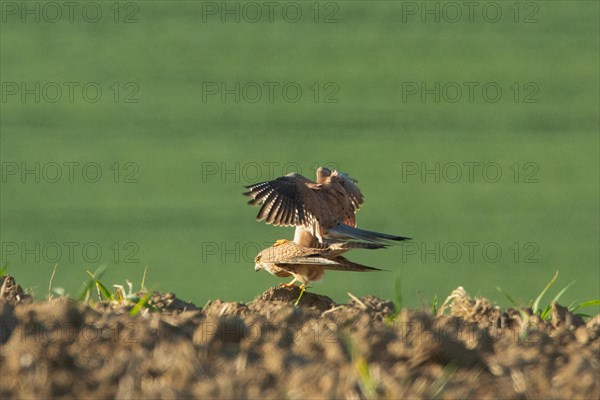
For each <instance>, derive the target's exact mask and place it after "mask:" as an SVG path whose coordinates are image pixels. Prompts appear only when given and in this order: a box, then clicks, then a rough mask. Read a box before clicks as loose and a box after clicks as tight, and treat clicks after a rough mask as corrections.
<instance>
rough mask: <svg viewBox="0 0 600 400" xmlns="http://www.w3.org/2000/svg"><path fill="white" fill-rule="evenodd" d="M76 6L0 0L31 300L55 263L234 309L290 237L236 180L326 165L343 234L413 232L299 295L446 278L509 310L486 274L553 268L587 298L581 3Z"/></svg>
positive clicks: (592, 159)
mask: <svg viewBox="0 0 600 400" xmlns="http://www.w3.org/2000/svg"><path fill="white" fill-rule="evenodd" d="M24 4H26V5H27V6H29V7H31V9H33V10H34V11H33V15H29V14H26V13H25V14H23V12H24V11H23V7H25V6H24ZM35 4H38V5H37V6H36V5H35ZM57 4H62V3H57ZM77 4H78V6H77V8H75V9H74V13H73V18H72V22H71V21H69V18H70V17H69V15H68V12H67V9H65V8H63V10H62V13H63V14H62V16H61V18H60V19H57V14H56V10H54V9H52V7H53V6H49V7H47V6H46V3H45V2H16V3H15V2H6V1H2V26H1V32H0V33H1V64H0V67H1V70H0V74H1V81H2V103H1V119H0V120H1V127H0V128H1V150H0V155H1V158H2V182H1V184H2V191H1V236H2V237H1V241H2V260H3V262H5V263H6V262H7V263H8V264H9V271H10V272H11V273H12V274H13V275H14V276H15V277H16V278H17V281H18V282H19V283H20V284H21V285H22V286H24V287H27V288H30V289H31V290H32V291H33V292H34V293H36V294H37V295H38V296H39V297H43V296H45V295H47V291H48V289H47V287H48V282H49V280H50V276H51V274H52V269H53V267H54V265H55V264H58V268H57V273H56V276H55V278H54V282H53V285H54V286H56V287H64V288H65V289H66V290H67V291H68V292H70V293H76V292H77V290H78V288H79V286H80V284H81V282H82V281H84V280H85V279H86V277H87V274H86V272H85V271H86V270H94V269H96V268H97V267H98V266H100V265H102V264H107V265H108V266H109V269H108V272H107V273H106V275H105V278H104V279H103V280H104V281H105V282H106V283H110V284H113V283H117V284H124V283H125V279H129V280H131V281H133V283H134V286H135V287H138V285H139V283H140V281H141V278H142V275H143V271H144V268H145V267H146V266H147V267H148V276H147V278H146V285H147V286H149V287H153V288H156V289H158V290H161V291H173V292H175V293H176V294H177V295H178V296H179V297H181V298H184V299H188V300H191V301H193V302H195V303H197V304H199V305H203V304H204V302H206V301H207V300H208V299H215V298H221V299H224V300H230V301H233V300H235V301H248V300H251V299H252V298H253V297H255V296H257V295H259V294H260V293H261V292H262V291H263V290H265V289H266V288H268V287H269V286H272V285H275V284H277V283H279V282H283V280H281V279H278V278H276V277H273V276H271V275H269V274H267V273H265V272H262V273H255V272H254V268H253V267H254V265H253V262H252V259H253V257H254V255H255V254H256V253H257V252H258V250H259V249H260V248H262V247H266V246H267V245H268V244H269V243H272V242H273V241H275V240H276V239H279V238H291V237H292V235H293V231H292V230H291V229H289V228H288V229H286V228H273V227H271V226H267V225H265V224H264V223H256V222H255V220H254V217H255V215H256V212H257V211H258V210H257V209H255V208H251V207H248V206H246V204H245V203H246V200H247V199H246V198H244V197H242V196H241V193H242V192H243V190H244V189H243V185H247V184H251V183H255V182H257V181H260V180H266V179H272V178H274V177H276V176H279V175H282V174H284V173H287V172H291V171H293V170H298V172H301V173H303V174H304V175H306V176H308V177H311V178H312V177H313V175H314V170H315V167H316V166H317V165H319V164H328V165H331V166H334V167H338V168H339V169H341V170H342V171H345V172H347V173H348V174H350V175H351V176H353V177H354V178H356V179H357V180H358V181H359V183H360V188H361V189H362V191H363V193H364V195H365V197H366V203H365V206H364V208H363V209H362V210H361V211H360V212H359V214H358V223H359V226H362V227H363V228H366V229H372V230H378V231H382V232H388V233H395V234H400V235H406V236H410V237H412V238H414V241H413V242H411V243H410V244H408V245H405V246H398V247H393V248H389V249H387V250H385V251H380V252H362V253H361V252H360V251H357V252H354V253H350V254H349V258H351V259H352V260H355V261H358V262H364V263H367V264H369V265H373V266H379V267H382V268H385V269H388V270H391V272H382V273H369V274H352V273H339V272H330V273H328V274H326V276H325V279H324V280H323V281H322V282H318V283H316V284H313V285H312V286H313V288H312V289H311V290H313V291H315V292H318V293H322V294H327V295H330V296H331V297H333V298H334V299H335V300H338V301H345V300H346V299H347V298H348V296H347V295H346V292H348V291H350V292H352V293H353V294H355V295H358V296H362V295H369V294H372V295H377V296H380V297H383V298H394V297H395V282H396V279H397V277H399V279H400V282H401V293H402V296H403V302H404V304H405V305H407V306H420V305H422V304H427V303H429V302H430V301H431V299H432V298H433V296H434V295H435V294H437V295H438V296H439V297H445V296H446V295H448V294H449V293H450V292H451V291H452V290H453V289H454V288H456V287H457V286H464V287H465V289H466V290H467V291H468V292H469V293H470V294H472V295H483V296H487V297H489V298H492V299H494V300H496V301H498V302H499V303H500V304H503V305H507V301H506V300H505V298H504V297H503V296H502V295H501V294H500V293H498V292H497V290H496V287H501V288H502V289H503V290H504V291H505V292H507V293H509V294H510V295H511V296H512V297H514V298H515V299H516V300H517V301H519V302H528V301H529V300H531V299H532V298H534V297H535V296H536V295H537V294H538V293H539V292H540V291H541V289H542V288H543V287H544V286H545V284H546V283H547V282H548V281H549V280H550V278H551V277H552V275H553V273H554V272H555V271H556V270H559V271H560V275H559V279H558V284H557V286H556V287H555V288H553V290H552V291H551V294H554V293H556V292H557V291H558V289H559V288H560V287H562V286H565V285H566V284H568V283H569V282H571V281H575V284H574V286H572V287H571V289H570V290H569V291H567V293H566V294H565V295H564V299H563V302H564V303H569V302H571V301H575V300H589V299H592V298H599V297H600V293H599V292H600V269H599V259H600V255H599V246H598V243H599V242H600V240H599V239H600V238H599V204H598V201H599V197H598V196H599V181H600V179H599V139H598V127H599V116H598V110H599V97H598V96H599V81H598V70H599V65H598V60H599V58H598V56H599V55H598V51H599V50H598V41H599V36H598V24H599V22H598V21H599V11H598V8H599V6H598V3H597V2H590V1H573V2H567V1H548V2H543V1H540V2H521V3H517V6H515V3H514V2H512V1H510V2H493V4H492V6H490V7H492V8H487V9H486V10H485V13H484V11H483V5H484V3H481V5H480V6H478V8H475V10H474V13H473V14H472V17H469V15H468V9H467V8H463V9H462V10H460V11H461V13H462V15H461V16H457V14H456V7H455V6H454V9H453V8H448V7H445V3H443V2H427V3H423V2H414V3H413V2H392V1H351V2H321V3H315V2H312V1H311V2H302V1H301V2H295V3H293V4H292V5H289V4H287V3H285V2H281V3H276V8H275V9H274V13H273V15H272V21H271V20H270V18H271V16H269V15H268V9H267V8H265V7H264V6H261V4H262V3H260V2H258V3H252V4H250V5H248V3H245V2H241V3H236V2H227V3H226V7H228V8H227V9H228V10H233V11H232V14H228V13H227V12H225V10H224V8H223V7H225V6H224V4H225V3H223V2H216V3H215V2H199V1H198V2H195V1H139V2H125V3H115V2H112V1H110V2H96V3H95V4H96V5H99V6H100V8H99V10H100V12H101V15H99V14H97V13H96V11H97V8H98V7H97V6H89V7H87V8H85V6H86V4H87V3H86V2H79V3H77ZM236 4H237V5H236ZM424 4H427V5H428V6H430V7H431V9H433V10H434V11H433V12H434V14H427V13H426V12H425V11H426V10H425V9H423V5H424ZM454 4H461V3H454ZM486 4H487V3H486ZM256 5H259V6H260V7H261V9H262V15H261V16H257V14H256ZM7 7H8V8H7ZM15 7H17V8H16V9H15ZM35 7H39V8H38V9H36V8H35ZM236 7H238V8H237V9H236ZM436 7H437V8H436ZM436 9H437V10H439V12H436V11H435V10H436ZM498 9H499V10H500V12H501V15H500V16H499V17H496V15H499V14H497V13H496V11H497V10H498ZM36 10H38V11H36ZM236 10H239V12H238V11H236ZM298 10H300V12H301V13H302V14H301V15H299V14H297V12H298ZM36 13H37V16H36V15H35V14H36ZM436 13H437V15H436ZM96 15H99V17H96ZM35 18H39V22H37V21H36V20H35ZM223 18H224V19H225V22H223V21H222V19H223ZM236 18H239V22H236ZM436 18H439V22H436V21H435V19H436ZM96 19H97V20H96ZM295 19H298V21H297V22H292V20H295ZM50 20H56V21H55V22H51V21H50ZM93 20H96V21H95V22H93ZM115 21H116V22H115ZM452 21H454V22H452ZM69 82H72V83H69ZM269 82H271V83H269ZM465 82H472V83H470V84H465ZM236 83H237V84H239V90H236ZM436 83H437V84H439V89H436ZM36 84H37V85H39V86H37V87H36ZM222 84H224V85H225V88H224V89H225V90H232V92H231V93H234V94H231V93H230V94H227V92H223V91H222V90H221V85H222ZM421 84H424V85H425V86H424V87H423V88H421ZM486 84H487V86H486V90H487V92H482V90H483V87H484V86H485V85H486ZM69 85H70V86H69ZM86 85H87V86H86ZM269 85H270V86H269ZM285 85H287V86H285ZM467 85H472V87H473V88H474V91H473V97H472V98H469V90H468V86H467ZM284 86H285V87H286V89H285V90H286V91H285V92H284V91H283V88H284ZM57 87H59V88H60V89H61V93H59V92H58V91H57ZM69 87H73V88H74V90H73V98H72V99H71V98H69V90H68V88H69ZM84 87H85V88H86V89H85V91H83V88H84ZM98 87H99V88H100V89H101V91H102V93H101V95H99V94H97V93H96V89H97V88H98ZM257 87H259V88H260V89H261V90H262V93H261V97H257V96H258V92H257V91H256V88H257ZM269 87H273V88H274V89H273V90H274V91H273V98H272V100H271V99H269V96H268V95H269V93H268V88H269ZM298 87H300V89H301V90H302V93H301V94H297V93H296V92H295V91H296V90H297V88H298ZM457 87H458V88H461V90H462V97H461V98H460V99H457V92H456V88H457ZM415 88H416V93H415V94H411V93H414V92H415ZM497 88H500V90H501V91H502V92H501V95H497V93H495V90H496V89H497ZM421 89H425V91H427V90H429V92H425V94H424V97H422V94H423V93H422V90H421ZM28 90H29V92H28ZM436 91H437V95H439V100H436ZM236 92H237V95H238V96H239V102H237V101H236V94H235V93H236ZM213 93H214V94H213ZM427 93H429V94H427ZM222 95H223V96H224V98H222ZM36 96H39V101H36V100H37V99H36ZM496 96H498V98H497V99H495V98H496ZM296 98H297V99H296ZM255 100H256V101H255ZM296 100H297V101H296ZM454 100H456V101H454ZM496 100H497V101H496ZM36 163H37V164H36ZM65 163H67V164H65ZM68 163H72V164H68ZM90 163H91V164H90ZM94 163H95V164H94ZM436 163H438V165H439V171H440V172H439V179H437V178H436V176H435V173H429V174H425V175H424V176H422V175H421V172H423V171H424V170H435V168H436ZM465 163H478V164H471V165H474V167H473V168H474V175H473V177H472V179H470V177H469V174H468V172H469V169H468V164H465ZM57 164H58V165H59V166H60V167H61V173H62V176H60V177H58V178H56V179H55V177H56V171H57V168H56V165H57ZM36 165H38V166H39V174H38V173H37V172H35V169H36V168H37V167H36ZM68 165H72V168H73V170H72V171H73V176H72V177H70V176H69V167H68ZM457 165H458V166H460V167H461V170H462V171H461V172H462V175H461V176H460V177H458V178H457V177H456V173H457V168H456V166H457ZM484 166H487V167H486V169H485V170H484V169H483V167H484ZM84 167H85V170H84ZM490 167H491V168H490ZM25 169H30V170H33V171H34V172H31V173H26V174H25V175H23V171H24V170H25ZM98 171H101V173H102V175H101V176H100V177H98V178H96V174H97V172H98ZM498 171H500V172H501V174H502V175H501V177H499V178H498V179H496V174H497V172H498ZM36 174H38V175H39V176H36ZM54 180H56V181H57V182H52V181H54ZM94 180H97V182H91V181H94ZM115 181H116V182H115ZM70 249H72V254H69V253H70V251H69V250H70ZM98 249H99V250H100V251H101V255H96V251H97V250H98ZM470 249H472V252H470V251H469V250H470ZM57 250H59V251H60V254H58V253H57ZM498 250H500V251H501V254H497V253H496V252H497V251H498ZM457 251H460V253H457Z"/></svg>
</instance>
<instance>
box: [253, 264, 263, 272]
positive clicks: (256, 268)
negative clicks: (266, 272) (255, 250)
mask: <svg viewBox="0 0 600 400" xmlns="http://www.w3.org/2000/svg"><path fill="white" fill-rule="evenodd" d="M261 269H262V267H261V266H260V264H254V270H255V271H256V272H258V271H260V270H261Z"/></svg>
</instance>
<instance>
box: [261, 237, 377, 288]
mask: <svg viewBox="0 0 600 400" xmlns="http://www.w3.org/2000/svg"><path fill="white" fill-rule="evenodd" d="M383 247H385V245H383V244H378V243H363V242H335V243H329V244H324V245H318V247H304V246H300V245H298V244H296V243H294V242H291V241H289V240H285V239H282V240H278V241H277V242H275V244H273V245H272V246H271V247H268V248H266V249H264V250H263V251H261V252H260V253H258V255H257V256H256V258H255V259H254V262H255V266H254V269H255V270H256V271H260V270H261V269H264V270H266V271H268V272H269V273H271V274H272V275H275V276H278V277H280V278H284V277H287V276H293V277H294V280H293V281H291V282H290V283H287V284H281V286H287V287H290V286H293V285H294V283H295V282H300V284H301V285H300V287H301V288H302V289H304V287H305V285H306V284H307V283H308V282H311V281H316V280H318V279H321V278H322V277H323V274H324V273H325V270H326V269H331V270H338V271H356V272H364V271H381V270H380V269H379V268H374V267H368V266H366V265H361V264H357V263H353V262H352V261H349V260H347V259H346V258H344V257H342V256H341V255H340V254H342V253H344V252H346V251H348V250H350V249H357V248H362V249H379V248H383Z"/></svg>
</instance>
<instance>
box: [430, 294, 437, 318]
mask: <svg viewBox="0 0 600 400" xmlns="http://www.w3.org/2000/svg"><path fill="white" fill-rule="evenodd" d="M437 304H438V298H437V293H436V294H435V295H434V296H433V301H432V302H431V315H437V312H438V306H437Z"/></svg>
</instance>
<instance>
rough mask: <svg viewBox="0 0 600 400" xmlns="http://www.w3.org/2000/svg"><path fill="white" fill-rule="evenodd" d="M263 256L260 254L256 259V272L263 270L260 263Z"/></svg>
mask: <svg viewBox="0 0 600 400" xmlns="http://www.w3.org/2000/svg"><path fill="white" fill-rule="evenodd" d="M261 256H262V254H260V253H259V254H258V255H257V256H256V257H255V258H254V270H255V271H257V272H258V271H260V270H261V269H263V266H262V264H261V263H260V259H261Z"/></svg>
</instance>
